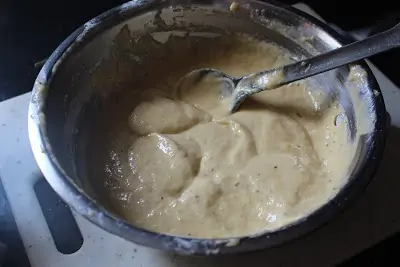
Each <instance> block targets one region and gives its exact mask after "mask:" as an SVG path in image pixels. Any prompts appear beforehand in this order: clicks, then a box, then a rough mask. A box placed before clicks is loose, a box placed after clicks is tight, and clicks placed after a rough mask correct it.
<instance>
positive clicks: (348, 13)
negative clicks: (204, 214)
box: [0, 0, 400, 267]
mask: <svg viewBox="0 0 400 267" xmlns="http://www.w3.org/2000/svg"><path fill="white" fill-rule="evenodd" d="M122 2H125V1H123V0H97V1H90V0H81V1H78V0H51V1H50V0H36V1H18V0H2V1H1V2H0V101H2V100H5V99H8V98H10V97H13V96H16V95H19V94H22V93H25V92H29V91H30V90H31V88H32V84H33V82H34V79H35V77H36V75H37V73H38V71H39V69H38V68H35V67H34V65H35V62H38V61H41V60H43V59H45V58H47V57H48V56H49V55H50V54H51V52H52V51H53V50H54V49H55V48H56V47H57V45H58V44H59V43H60V42H61V41H63V40H64V39H65V38H66V37H67V36H68V35H69V34H70V33H71V32H72V31H73V30H74V29H76V28H77V27H79V26H80V25H81V24H83V23H84V22H85V21H87V20H89V19H90V18H92V17H94V16H96V15H98V14H100V13H101V12H103V11H105V10H107V9H109V8H111V7H113V6H116V5H118V4H121V3H122ZM283 2H286V3H288V4H293V3H296V2H297V1H293V0H287V1H283ZM303 2H305V3H307V4H309V5H310V6H311V7H312V8H313V9H314V10H316V11H317V13H319V14H320V15H321V16H322V17H323V18H325V19H326V20H327V21H328V22H330V23H334V24H336V25H337V26H339V27H340V28H342V29H343V30H347V31H351V30H354V29H357V28H361V27H364V26H370V25H373V24H374V23H375V22H376V21H377V20H379V19H381V18H384V17H386V16H387V14H389V13H393V12H396V11H400V2H399V1H393V2H392V1H389V0H381V1H379V4H378V3H373V4H366V2H365V1H360V0H356V1H345V0H336V1H335V0H332V1H320V0H305V1H303ZM396 14H400V13H396ZM396 19H397V21H400V17H398V16H397V17H396ZM399 59H400V50H396V51H392V52H388V53H385V54H382V55H379V56H375V57H374V58H372V61H373V62H374V63H375V64H376V65H377V66H378V68H380V69H381V70H382V71H383V72H384V73H385V74H386V75H387V76H388V77H389V78H391V79H392V81H393V82H395V83H396V84H397V85H399V86H400V75H398V73H397V72H398V66H397V64H398V62H399ZM0 232H1V231H0ZM399 246H400V234H396V235H393V236H392V237H390V238H389V239H388V240H386V241H384V242H382V243H380V244H378V245H376V246H375V247H373V248H371V249H369V250H367V251H366V252H364V253H361V254H360V255H358V256H356V257H354V258H353V259H351V260H350V261H348V262H347V263H344V264H343V265H342V266H346V267H347V266H354V265H358V266H381V265H382V266H392V265H388V264H387V262H388V261H389V260H390V261H391V264H393V265H396V266H399V265H400V260H399V258H398V257H397V249H396V248H397V247H399ZM385 263H386V264H385Z"/></svg>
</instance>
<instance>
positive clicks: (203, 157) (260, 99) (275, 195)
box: [89, 35, 354, 238]
mask: <svg viewBox="0 0 400 267" xmlns="http://www.w3.org/2000/svg"><path fill="white" fill-rule="evenodd" d="M154 51H156V49H155V50H154ZM157 51H158V52H155V53H154V54H153V55H151V54H149V55H148V57H147V58H146V59H145V62H144V64H143V65H142V66H141V69H140V70H138V73H137V75H139V76H140V79H138V82H137V83H136V87H135V88H129V89H128V90H127V92H126V93H125V94H126V95H125V96H123V97H120V98H119V101H118V103H115V102H112V101H110V104H109V105H108V106H107V108H105V109H104V112H103V115H102V116H101V119H100V120H99V123H98V124H97V126H96V128H95V130H94V131H95V134H93V137H92V138H91V139H92V140H91V152H90V153H89V154H90V157H89V164H90V166H92V168H91V173H90V176H91V177H95V178H96V183H94V184H97V186H96V185H95V188H96V191H97V193H98V194H99V195H101V196H103V197H104V198H105V199H106V200H107V201H106V202H107V205H108V206H109V207H110V208H111V209H113V210H114V211H115V212H116V213H117V214H119V215H120V216H122V217H123V218H124V219H126V220H128V221H130V222H132V223H133V224H135V225H138V226H140V227H143V228H146V229H150V230H153V231H156V232H162V233H169V234H176V235H184V236H195V237H202V238H211V237H236V236H242V235H249V234H255V233H258V232H261V231H265V230H275V229H277V228H279V227H281V226H284V225H286V224H288V223H291V222H294V221H295V220H297V219H299V218H302V217H304V216H306V215H307V214H309V213H311V212H312V211H314V210H316V209H317V208H319V207H320V206H322V205H323V204H324V203H326V202H327V201H328V200H329V199H330V198H332V197H333V196H334V195H335V194H336V193H337V191H338V190H339V189H340V187H341V186H342V185H343V183H344V182H345V181H346V179H347V169H348V166H349V163H350V161H351V159H352V158H353V155H354V151H353V146H352V145H351V144H350V142H349V140H348V132H347V129H346V124H345V120H342V123H337V122H338V121H339V120H336V117H337V116H338V115H340V114H341V113H342V109H341V108H340V107H339V106H338V105H337V104H335V103H331V104H330V106H329V107H328V108H322V107H321V105H320V103H321V102H320V101H321V99H322V97H321V96H320V95H319V93H318V88H317V89H316V90H310V89H309V88H307V86H306V83H294V84H290V85H288V86H285V87H283V88H279V89H277V90H273V91H268V92H264V93H260V94H257V95H254V96H253V97H251V99H249V100H246V101H245V102H244V103H243V104H242V106H241V108H240V110H239V111H238V112H236V113H234V114H229V113H228V112H227V110H226V109H225V108H226V106H224V104H223V102H222V101H221V99H220V96H219V93H218V91H217V89H215V88H212V86H210V87H208V88H203V89H202V90H196V88H192V89H191V90H184V91H180V92H176V91H174V86H173V85H174V84H175V83H176V82H177V81H178V80H179V78H180V77H181V76H183V75H184V74H186V73H187V72H189V71H191V70H193V69H196V68H201V67H212V68H217V69H220V70H222V71H224V72H226V73H228V74H230V75H232V76H242V75H245V74H248V73H251V72H255V71H260V70H264V69H269V68H273V67H277V66H280V65H282V64H285V63H288V62H289V61H290V58H289V56H288V55H287V52H285V51H284V50H283V49H281V48H279V47H278V46H276V45H274V44H271V43H266V42H262V41H257V40H254V39H251V38H248V37H245V36H238V35H237V36H230V37H220V38H200V37H187V38H176V39H174V40H172V41H171V42H167V43H166V44H163V45H160V46H159V47H157ZM197 89H198V88H197ZM100 181H101V182H100Z"/></svg>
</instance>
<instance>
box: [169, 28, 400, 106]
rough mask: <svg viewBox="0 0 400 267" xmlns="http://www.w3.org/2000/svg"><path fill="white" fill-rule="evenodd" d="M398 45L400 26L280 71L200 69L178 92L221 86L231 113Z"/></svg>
mask: <svg viewBox="0 0 400 267" xmlns="http://www.w3.org/2000/svg"><path fill="white" fill-rule="evenodd" d="M398 46H400V23H399V24H397V25H396V26H394V27H393V28H391V29H389V30H387V31H384V32H381V33H378V34H376V35H373V36H371V37H369V38H366V39H364V40H362V41H358V42H354V43H352V44H349V45H346V46H343V47H340V48H337V49H335V50H332V51H329V52H327V53H324V54H320V55H317V56H314V57H311V58H308V59H305V60H302V61H298V62H295V63H292V64H289V65H286V66H282V67H279V68H276V69H270V70H265V71H262V72H258V73H252V74H249V75H246V76H243V77H239V78H235V77H231V76H229V75H228V74H226V73H223V72H222V71H220V70H217V69H212V68H204V69H197V70H194V71H192V72H190V73H188V74H186V75H185V76H183V77H182V78H181V79H180V80H179V82H178V83H177V85H176V86H177V88H178V90H184V88H182V87H185V88H188V86H190V87H192V86H196V85H198V83H200V82H207V83H209V82H211V83H212V84H213V86H215V85H216V84H217V86H219V87H220V88H221V94H222V96H223V97H232V103H231V105H230V111H231V112H234V111H236V110H237V109H238V108H239V106H240V104H241V103H242V102H243V101H244V100H245V99H246V98H247V97H249V96H251V95H253V94H256V93H259V92H262V91H266V90H272V89H275V88H278V87H281V86H283V85H286V84H288V83H291V82H294V81H298V80H302V79H305V78H308V77H310V76H313V75H317V74H319V73H322V72H326V71H329V70H332V69H334V68H337V67H340V66H343V65H346V64H349V63H352V62H355V61H357V60H360V59H364V58H367V57H370V56H372V55H376V54H378V53H381V52H384V51H387V50H390V49H392V48H396V47H398Z"/></svg>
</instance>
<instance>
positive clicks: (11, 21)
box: [0, 0, 400, 101]
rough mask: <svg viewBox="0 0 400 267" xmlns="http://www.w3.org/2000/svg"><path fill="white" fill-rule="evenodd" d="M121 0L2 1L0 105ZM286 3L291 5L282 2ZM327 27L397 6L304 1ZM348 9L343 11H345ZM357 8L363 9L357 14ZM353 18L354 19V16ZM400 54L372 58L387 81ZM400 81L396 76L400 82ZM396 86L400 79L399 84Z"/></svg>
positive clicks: (364, 21) (352, 24) (366, 20)
mask: <svg viewBox="0 0 400 267" xmlns="http://www.w3.org/2000/svg"><path fill="white" fill-rule="evenodd" d="M122 2H125V1H123V0H97V1H89V0H88V1H85V0H83V1H78V0H36V1H18V0H3V1H1V2H0V36H1V38H0V101H1V100H4V99H7V98H10V97H12V96H15V95H19V94H22V93H25V92H28V91H30V90H31V88H32V84H33V81H34V79H35V77H36V75H37V73H38V71H39V69H37V68H35V67H34V64H35V62H38V61H41V60H43V59H45V58H47V57H48V56H49V55H50V54H51V52H52V51H53V50H54V49H55V48H56V47H57V45H58V44H59V43H60V42H62V41H63V40H64V39H65V38H66V37H67V36H68V35H69V34H70V33H71V32H73V30H75V29H76V28H77V27H79V26H80V25H81V24H83V23H84V22H86V21H87V20H89V19H91V18H92V17H94V16H96V15H98V14H100V13H101V12H103V11H105V10H107V9H109V8H111V7H113V6H116V5H118V4H121V3H122ZM283 2H286V3H288V4H293V3H296V2H297V1H294V0H285V1H283ZM303 2H305V3H308V4H309V5H310V6H311V7H312V8H314V10H316V11H317V13H319V14H320V15H321V16H322V17H324V18H325V19H326V20H327V21H328V22H331V23H334V24H336V25H338V26H339V27H340V28H342V29H344V30H352V29H355V28H359V27H362V26H366V25H368V26H369V25H371V24H373V23H374V22H375V21H376V20H377V19H380V18H383V17H385V15H386V14H387V13H388V12H389V11H390V12H393V11H394V10H396V9H397V10H400V9H399V6H400V2H391V1H389V0H381V1H380V2H379V5H366V4H365V3H364V2H363V1H360V0H358V1H352V2H351V3H348V2H349V1H345V0H333V1H319V0H305V1H303ZM345 5H346V8H343V6H345ZM360 6H361V7H362V8H361V10H362V11H360ZM355 14H356V15H357V16H355ZM399 57H400V53H399V52H390V53H386V54H384V55H382V56H379V57H374V60H375V61H376V62H377V65H378V66H379V67H380V68H381V69H382V70H383V71H384V72H385V73H386V74H387V75H388V76H390V77H394V78H398V77H397V76H398V75H397V68H396V67H392V66H396V65H395V64H396V63H397V58H399ZM399 78H400V77H399ZM398 82H399V84H400V79H399V81H398Z"/></svg>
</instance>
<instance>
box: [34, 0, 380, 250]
mask: <svg viewBox="0 0 400 267" xmlns="http://www.w3.org/2000/svg"><path fill="white" fill-rule="evenodd" d="M237 3H238V4H239V8H238V9H237V10H235V12H232V11H231V10H230V5H231V0H214V1H197V0H195V1H185V0H164V1H152V0H148V1H146V0H143V1H131V2H128V3H126V4H124V5H122V6H119V7H117V8H114V9H112V10H110V11H108V12H106V13H104V14H102V15H100V16H98V17H96V18H94V19H93V20H91V21H89V22H88V23H86V24H84V25H83V26H82V27H80V28H79V29H78V30H76V31H75V32H74V33H72V34H71V35H70V36H69V37H68V38H67V39H66V40H65V41H64V42H63V43H62V44H61V45H60V46H59V47H58V48H57V49H56V50H55V51H54V53H53V54H52V55H51V57H50V58H49V60H48V61H47V63H46V64H45V66H44V67H43V69H42V70H41V71H40V74H39V76H38V77H37V80H36V82H35V85H34V88H33V93H32V100H31V103H30V107H29V138H30V142H31V145H32V149H33V152H34V155H35V158H36V161H37V163H38V165H39V167H40V169H41V170H42V172H43V174H44V176H45V177H46V179H47V181H48V182H49V183H50V185H51V186H52V187H53V188H54V190H55V191H56V192H57V193H58V194H59V195H60V196H61V197H62V198H63V199H64V200H65V202H66V203H68V204H69V205H70V206H71V207H72V208H73V209H74V210H75V211H76V212H77V213H79V214H81V215H83V216H84V217H86V218H87V219H88V220H90V221H92V222H93V223H95V224H96V225H98V226H99V227H101V228H103V229H105V230H107V231H109V232H110V233H113V234H115V235H118V236H120V237H122V238H124V239H127V240H129V241H132V242H135V243H138V244H142V245H145V246H149V247H154V248H158V249H163V250H170V251H175V252H178V253H184V254H203V255H204V254H216V253H235V252H244V251H251V250H257V249H262V248H267V247H272V246H277V245H280V244H282V243H284V242H287V241H290V240H293V239H294V238H297V237H299V236H302V235H304V234H306V233H308V232H310V231H312V230H313V229H315V228H317V227H319V226H321V225H322V224H324V223H326V222H327V221H328V220H330V219H331V218H332V217H333V216H334V215H335V214H337V213H338V212H339V211H340V210H342V208H343V207H345V206H347V205H348V203H349V201H350V200H351V199H353V198H354V197H355V196H356V194H357V193H360V192H361V191H362V190H363V189H364V187H365V185H366V184H367V183H368V181H369V180H370V179H371V177H372V175H373V174H374V172H375V170H376V168H377V166H378V164H379V161H380V158H381V154H382V150H383V147H384V140H385V131H386V111H385V106H384V102H383V99H382V94H381V93H380V89H379V87H378V84H377V82H376V80H375V78H374V76H373V74H372V73H371V71H370V69H369V68H368V66H367V64H366V63H365V62H360V63H359V64H355V65H356V67H358V68H359V69H361V70H362V69H363V70H365V72H366V75H364V76H363V75H360V77H357V75H356V76H354V77H356V79H350V80H351V81H349V79H348V76H349V67H343V68H340V69H338V70H334V71H331V72H330V73H327V74H323V75H320V76H318V77H316V78H313V79H310V83H316V84H319V85H321V86H322V87H323V88H325V89H326V90H327V92H326V93H327V94H329V95H331V96H332V97H334V98H336V99H337V100H338V101H339V102H340V104H341V105H342V107H343V108H344V109H345V113H346V118H347V122H348V126H349V131H350V133H351V134H350V135H351V142H357V144H358V149H357V152H356V155H355V157H354V160H353V162H352V164H351V169H349V177H350V178H349V180H348V182H347V183H345V185H344V186H343V188H342V189H341V190H340V191H339V192H338V194H337V195H336V196H335V197H334V198H333V199H331V200H330V201H329V202H328V203H326V204H325V205H324V206H322V207H321V208H319V209H318V210H316V211H315V212H313V213H312V214H310V215H309V216H307V217H305V218H302V219H301V220H298V221H296V222H294V223H292V224H290V225H287V226H285V227H283V228H281V229H278V230H277V231H273V232H264V233H259V234H257V235H254V236H246V237H240V238H236V237H235V238H226V239H199V238H190V237H178V236H171V235H167V234H162V233H155V232H151V231H148V230H145V229H141V228H139V227H136V226H134V225H132V224H130V223H128V222H126V221H124V220H123V219H121V218H118V216H116V215H115V214H113V213H112V212H111V211H109V210H106V209H105V207H104V206H103V205H101V201H100V200H99V198H98V196H97V195H96V193H95V192H94V191H93V190H92V188H91V186H90V182H88V179H87V177H85V176H84V175H81V174H80V172H79V171H78V170H77V154H79V153H81V151H80V148H79V145H77V144H78V143H79V138H80V136H81V135H82V133H84V132H85V125H90V123H89V122H90V121H91V120H93V119H94V118H95V116H96V114H97V113H98V110H99V108H101V102H102V101H103V99H106V98H107V97H108V96H109V95H110V93H111V91H112V90H116V89H117V88H120V87H123V86H124V85H126V84H129V80H130V79H131V77H132V76H134V75H135V68H138V64H139V61H140V59H139V60H138V59H137V58H136V56H135V55H133V54H131V53H129V49H128V48H129V46H130V45H134V44H133V42H131V39H129V38H128V39H124V38H123V35H121V34H120V33H121V29H122V31H125V30H126V29H127V28H126V27H124V26H126V25H127V26H128V28H129V30H130V32H131V34H132V35H135V36H140V35H143V34H145V33H155V32H170V31H172V30H173V31H190V32H201V33H214V34H223V33H224V32H227V31H230V32H243V33H248V34H250V35H256V36H257V37H259V38H261V39H267V40H272V41H274V42H276V43H277V44H279V45H281V46H283V47H285V48H287V49H288V50H290V51H291V52H292V53H293V55H294V57H295V58H296V57H297V58H301V57H304V56H305V57H309V56H311V55H315V54H317V53H323V52H326V51H329V50H332V49H334V48H337V47H339V46H341V45H342V44H343V42H344V41H343V40H342V39H341V38H340V36H339V35H338V34H337V33H335V32H334V31H332V30H331V29H330V28H329V27H328V26H326V25H325V24H323V23H321V22H320V21H317V20H316V19H313V18H311V17H310V16H308V15H306V14H305V13H303V12H301V11H298V10H296V9H294V8H292V7H288V6H283V5H281V4H278V3H273V2H269V1H268V2H257V1H237ZM121 36H122V37H121ZM128 36H129V35H128ZM127 51H128V52H127ZM362 125H369V127H367V128H365V127H364V128H365V129H364V128H362V127H361V126H362ZM366 129H367V130H366Z"/></svg>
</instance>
